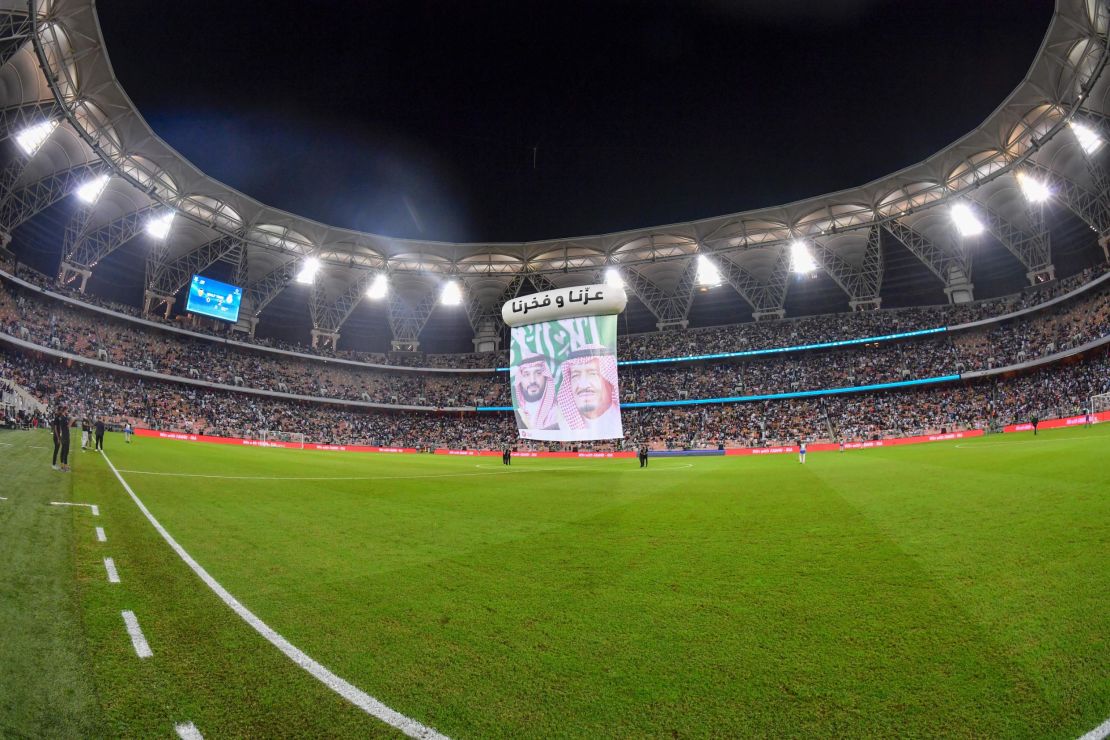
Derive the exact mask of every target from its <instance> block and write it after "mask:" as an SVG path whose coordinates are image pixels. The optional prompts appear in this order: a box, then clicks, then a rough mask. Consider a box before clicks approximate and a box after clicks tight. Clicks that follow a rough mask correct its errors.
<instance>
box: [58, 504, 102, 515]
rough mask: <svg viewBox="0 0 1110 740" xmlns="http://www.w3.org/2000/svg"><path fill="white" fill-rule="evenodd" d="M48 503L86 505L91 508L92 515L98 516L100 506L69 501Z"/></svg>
mask: <svg viewBox="0 0 1110 740" xmlns="http://www.w3.org/2000/svg"><path fill="white" fill-rule="evenodd" d="M50 505H51V506H88V507H89V508H90V509H92V515H93V516H100V507H99V506H97V505H96V504H74V503H70V502H69V501H51V502H50Z"/></svg>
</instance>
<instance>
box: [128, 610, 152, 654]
mask: <svg viewBox="0 0 1110 740" xmlns="http://www.w3.org/2000/svg"><path fill="white" fill-rule="evenodd" d="M120 614H122V615H123V623H124V624H125V625H126V626H127V634H129V635H130V636H131V644H132V645H133V646H134V647H135V655H138V656H139V657H140V658H149V657H150V656H152V655H154V652H153V651H152V650H151V649H150V643H148V642H147V641H146V637H144V636H143V630H142V628H141V627H139V620H138V619H137V618H136V617H135V612H120Z"/></svg>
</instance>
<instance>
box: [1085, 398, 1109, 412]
mask: <svg viewBox="0 0 1110 740" xmlns="http://www.w3.org/2000/svg"><path fill="white" fill-rule="evenodd" d="M1087 408H1088V410H1090V412H1091V413H1092V414H1099V413H1102V412H1103V411H1110V393H1099V394H1098V395H1095V396H1091V405H1090V406H1088V407H1087Z"/></svg>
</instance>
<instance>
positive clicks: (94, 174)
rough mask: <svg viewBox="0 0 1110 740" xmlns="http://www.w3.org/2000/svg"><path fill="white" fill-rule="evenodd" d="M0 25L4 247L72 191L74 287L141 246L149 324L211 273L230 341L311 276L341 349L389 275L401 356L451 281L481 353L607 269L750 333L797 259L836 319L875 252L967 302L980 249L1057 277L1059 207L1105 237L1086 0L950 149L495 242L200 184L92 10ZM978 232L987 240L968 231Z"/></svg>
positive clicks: (1101, 34) (1096, 59)
mask: <svg viewBox="0 0 1110 740" xmlns="http://www.w3.org/2000/svg"><path fill="white" fill-rule="evenodd" d="M3 19H4V25H5V32H4V33H3V42H2V46H0V62H3V66H2V68H0V136H3V138H5V139H7V140H8V145H7V146H6V147H5V156H6V157H7V161H6V163H5V169H4V172H3V178H4V182H3V183H0V233H2V234H3V239H4V240H5V242H7V241H10V240H11V238H12V235H13V234H16V235H17V236H18V234H19V231H18V230H19V228H20V227H21V226H23V225H25V224H28V223H30V222H33V221H34V219H35V218H36V217H37V216H39V215H40V214H42V213H43V212H45V211H47V210H48V209H51V207H52V206H55V205H56V204H59V203H60V202H62V201H64V200H65V199H67V198H73V199H74V202H75V206H74V208H73V209H72V212H71V213H70V214H69V215H68V223H67V224H66V227H65V234H64V244H63V247H62V259H61V261H60V264H59V266H58V272H59V274H60V276H61V277H62V278H63V279H64V280H65V281H66V282H68V283H69V284H70V285H72V286H74V287H77V288H80V289H83V288H84V287H85V285H86V283H87V281H88V279H89V277H90V276H91V275H92V274H93V273H94V272H95V271H96V269H97V266H98V265H99V264H101V262H102V261H103V260H105V259H106V258H108V257H109V256H110V255H111V254H112V253H113V252H114V251H116V250H118V249H120V248H121V247H123V246H124V245H126V244H127V243H128V242H130V241H131V240H133V239H148V240H150V241H151V242H152V244H151V246H150V248H149V250H148V251H147V256H146V259H145V264H144V265H142V268H141V269H142V270H143V271H144V273H145V279H144V285H145V290H144V311H145V312H147V313H148V314H154V313H159V312H161V313H163V314H168V313H169V312H170V310H171V308H172V306H173V304H174V302H175V301H180V300H181V298H180V297H179V296H180V295H181V293H182V289H183V288H184V287H185V286H186V284H187V282H188V281H189V279H190V277H191V276H192V275H193V274H195V273H200V272H203V271H205V270H206V269H210V268H211V267H212V266H213V265H215V264H217V263H223V267H224V269H225V271H226V273H227V274H228V275H229V276H230V278H232V279H231V282H234V283H235V284H237V285H241V286H243V287H244V293H243V310H242V312H241V314H240V319H239V322H238V325H237V327H236V328H237V329H239V330H241V331H242V332H243V333H246V334H253V333H254V331H255V330H256V328H257V326H258V323H259V321H263V322H265V320H266V311H267V307H268V306H270V305H271V304H272V303H273V301H274V300H275V299H276V298H277V297H278V296H280V295H281V294H282V293H283V291H285V290H287V289H288V288H289V286H290V285H296V284H297V282H298V280H301V281H304V282H307V283H310V287H308V288H307V289H306V290H305V291H304V292H305V294H306V295H305V300H304V303H305V304H306V305H305V306H304V311H305V312H306V313H307V314H308V315H309V316H310V319H311V326H312V330H311V339H312V342H313V344H314V345H319V344H322V345H331V346H337V345H338V343H339V337H340V335H341V334H342V332H343V328H344V324H345V322H347V321H348V319H349V318H350V317H351V315H352V312H353V311H354V310H355V308H356V307H357V306H358V305H359V304H360V303H361V302H362V301H366V300H374V298H372V297H370V296H369V295H368V291H370V292H373V291H372V288H374V286H375V285H376V284H377V285H379V286H381V285H382V283H381V279H380V277H379V276H381V275H385V276H387V280H388V288H387V289H385V290H378V291H377V293H376V295H377V300H378V301H379V302H380V304H381V308H380V311H381V312H382V313H383V314H384V315H385V316H386V318H387V320H388V327H389V332H390V342H391V347H392V348H393V349H395V350H399V351H411V350H418V349H425V347H422V346H421V332H422V330H423V329H424V327H425V325H426V324H427V322H428V320H429V317H431V316H432V314H433V311H435V310H436V307H437V305H438V304H439V303H440V302H441V295H442V291H443V288H444V286H445V285H447V284H449V283H453V284H455V285H457V286H458V288H459V289H460V293H461V295H460V306H459V307H458V309H456V310H460V311H461V310H464V311H465V314H466V317H467V320H468V323H469V326H470V329H471V330H472V332H473V335H474V340H473V343H474V348H475V349H476V350H494V349H498V348H499V347H500V343H501V340H502V334H503V327H502V325H501V324H500V318H499V315H498V311H499V308H500V306H501V304H502V303H503V302H504V301H505V300H507V299H510V298H512V297H514V296H516V295H518V294H519V293H520V292H521V291H524V292H529V291H531V290H533V289H541V290H542V289H548V288H552V287H564V286H568V285H577V284H586V283H591V282H596V281H598V280H603V279H605V276H606V274H607V271H609V270H611V269H613V270H616V271H618V273H619V275H620V278H621V279H622V280H623V281H624V283H625V285H626V287H627V289H628V291H629V293H630V294H631V295H632V296H633V297H634V299H635V302H636V303H637V304H638V306H640V307H642V309H644V310H646V312H649V313H650V316H651V323H653V324H654V325H655V326H656V327H657V328H660V329H662V328H675V327H683V328H685V327H687V326H688V325H689V323H690V311H691V306H692V305H693V304H694V300H695V296H696V294H697V291H698V288H699V266H702V265H704V264H705V262H706V261H708V262H709V263H710V264H711V265H712V266H713V267H715V268H716V273H717V276H716V279H717V280H719V281H720V282H721V284H722V289H728V288H725V287H724V286H730V287H731V289H732V290H734V291H735V292H736V293H737V294H738V295H739V296H740V297H741V298H742V299H743V301H744V302H745V303H746V304H747V305H748V306H750V309H751V315H752V317H753V318H754V319H755V320H757V321H758V320H765V319H775V318H781V317H783V316H784V315H785V314H787V313H788V311H787V300H788V297H790V293H791V292H797V291H805V290H806V289H807V287H808V286H807V284H806V283H805V282H796V281H793V280H791V271H792V267H795V266H796V265H793V264H792V263H793V262H794V261H795V260H796V258H797V256H798V255H797V250H799V249H801V250H803V252H806V253H808V255H809V256H811V257H812V259H813V261H814V263H815V264H814V270H815V271H816V272H818V273H820V274H822V275H827V276H828V277H829V278H831V280H832V281H833V282H835V284H836V286H838V287H839V289H840V290H841V291H842V292H843V294H844V297H845V298H846V301H847V306H848V307H850V308H851V309H852V310H859V311H863V310H871V309H876V308H879V307H880V306H882V303H883V295H884V286H886V285H887V284H889V282H890V279H891V270H890V268H889V266H887V265H884V244H889V243H892V242H896V243H898V244H900V245H901V246H903V247H905V249H906V250H908V251H909V253H912V255H913V256H914V257H915V258H916V260H917V261H918V262H919V263H920V266H921V267H923V268H924V271H921V270H919V271H918V273H917V274H920V275H927V276H928V277H927V278H926V279H927V280H930V281H933V282H934V283H935V285H936V286H938V287H941V288H942V289H943V293H944V295H945V296H946V297H947V300H948V301H950V302H951V303H964V302H968V301H972V300H973V299H974V298H976V293H975V281H976V277H977V276H976V271H975V268H976V266H977V265H978V266H980V267H981V266H982V265H984V264H989V257H988V256H987V255H989V254H996V255H1003V256H1007V258H1010V257H1012V259H1013V260H1016V261H1017V262H1018V263H1020V266H1021V271H1022V272H1023V273H1024V276H1025V279H1026V280H1027V281H1028V282H1029V283H1030V284H1037V283H1039V282H1044V281H1049V280H1051V279H1053V278H1054V277H1055V276H1056V264H1055V263H1054V255H1055V252H1054V250H1053V236H1054V234H1053V230H1052V226H1053V224H1058V223H1060V222H1061V221H1060V219H1057V218H1054V216H1055V215H1056V214H1062V215H1063V216H1064V217H1066V221H1067V222H1068V223H1071V224H1082V226H1083V230H1084V232H1085V233H1086V234H1087V237H1086V238H1087V240H1088V241H1089V243H1090V244H1091V247H1092V249H1094V246H1093V245H1094V242H1095V241H1096V240H1097V243H1098V244H1099V245H1100V246H1101V248H1102V250H1103V252H1104V254H1105V252H1106V250H1107V241H1108V239H1110V178H1108V177H1107V174H1106V170H1105V166H1104V165H1105V161H1104V160H1105V153H1106V151H1107V150H1108V149H1110V147H1105V146H1102V145H1101V141H1102V140H1104V139H1105V138H1106V137H1107V136H1110V118H1108V117H1107V116H1108V115H1110V101H1108V99H1107V96H1108V94H1110V93H1108V89H1107V84H1106V80H1105V75H1103V70H1104V68H1105V65H1106V62H1107V53H1108V50H1107V30H1108V25H1110V12H1108V11H1107V8H1106V5H1105V4H1104V3H1102V2H1097V1H1096V0H1059V2H1058V3H1057V7H1056V10H1055V12H1054V14H1053V17H1052V21H1051V23H1050V25H1049V28H1048V31H1047V33H1046V35H1045V38H1044V41H1043V43H1042V45H1041V48H1040V51H1039V53H1038V55H1037V57H1036V59H1035V60H1034V61H1033V64H1032V65H1031V67H1030V69H1029V71H1028V73H1027V75H1026V77H1025V79H1024V80H1023V81H1022V82H1021V83H1020V84H1019V85H1018V86H1017V88H1016V89H1015V90H1014V91H1013V92H1012V93H1011V94H1010V96H1009V97H1008V98H1007V99H1006V100H1005V101H1003V102H1002V104H1001V105H999V106H998V108H997V109H996V110H995V111H994V112H993V113H992V114H991V115H990V116H989V117H988V118H987V119H986V120H985V121H984V122H983V123H982V124H981V125H980V126H978V127H977V128H976V129H975V130H973V131H971V132H970V133H968V134H967V135H966V136H964V137H963V138H961V139H960V140H958V141H956V142H954V143H953V144H951V145H950V146H948V147H946V148H944V149H943V150H941V151H939V152H937V153H936V154H935V155H933V156H932V157H930V158H928V159H927V160H925V161H923V162H920V163H919V164H916V165H914V166H911V167H907V168H905V169H903V170H901V171H898V172H895V173H893V174H891V175H889V176H887V177H884V178H881V179H879V180H876V181H873V182H870V183H867V184H866V185H862V186H860V187H858V188H853V189H850V190H844V191H840V192H837V193H831V194H827V195H823V196H820V197H815V198H810V199H807V200H803V201H798V202H795V203H790V204H786V205H782V206H777V207H773V208H763V209H759V210H756V211H748V212H742V213H735V214H730V215H726V216H720V217H716V218H709V219H703V220H698V221H691V222H687V223H680V224H670V225H666V226H656V227H649V228H643V229H636V230H631V231H624V232H620V233H613V234H604V235H597V236H585V237H574V238H565V239H551V240H543V241H535V242H524V243H489V244H478V243H470V244H451V243H442V242H429V241H414V240H407V239H395V238H389V237H384V236H379V235H374V234H368V233H361V232H355V231H351V230H346V229H339V228H335V227H332V226H328V225H326V224H321V223H318V222H315V221H312V220H309V219H305V218H302V217H299V216H297V215H295V214H291V213H287V212H284V211H279V210H277V209H274V208H270V207H267V206H266V205H264V204H262V203H259V202H257V201H256V200H254V199H252V198H250V197H249V196H247V195H244V194H243V193H239V192H236V191H235V190H233V189H232V188H229V187H227V186H226V185H224V184H222V183H220V182H218V181H216V180H214V179H213V178H210V177H208V176H206V175H205V174H204V173H203V172H200V171H199V170H198V169H197V168H196V167H194V166H193V165H192V164H190V163H189V162H188V161H187V160H186V159H185V158H184V157H182V156H181V155H180V154H179V153H177V152H176V151H174V150H173V149H172V148H171V147H170V146H169V145H167V144H166V143H165V142H164V141H162V140H161V139H160V138H159V137H158V136H157V135H156V134H155V133H154V132H153V131H152V130H151V129H150V127H149V126H148V125H147V123H146V122H145V120H144V119H143V117H142V115H141V114H140V112H139V111H138V110H136V108H135V106H134V105H133V104H132V103H131V101H130V100H129V98H128V97H127V95H126V93H125V92H124V90H123V89H122V87H121V86H120V84H119V83H118V81H117V80H116V77H115V75H114V73H113V70H112V66H111V63H110V61H109V56H108V51H107V50H106V48H105V45H104V41H103V37H102V34H101V32H100V28H99V24H98V20H97V15H96V10H95V6H94V3H92V2H90V1H88V0H58V1H57V2H35V1H34V0H32V1H31V2H28V3H19V2H9V3H5V4H4V8H3ZM79 190H80V192H79V193H78V192H77V191H79ZM75 193H77V195H76V197H75V196H74V194H75ZM961 211H962V213H963V214H964V215H963V216H959V215H958V213H959V212H961ZM960 218H963V221H962V222H961V221H960ZM968 218H970V219H971V220H970V222H969V221H968ZM978 229H982V231H983V232H984V233H983V235H982V236H974V235H973V232H975V231H976V230H978ZM1092 234H1093V235H1094V238H1091V235H1092ZM1060 238H1063V239H1069V238H1071V237H1069V236H1067V235H1064V236H1062V237H1060ZM973 255H974V259H973ZM135 269H136V270H138V269H140V268H139V266H138V265H136V266H135ZM710 279H711V280H712V278H710ZM705 280H706V278H705V277H704V273H703V275H702V277H701V278H700V281H701V282H705ZM714 323H721V321H720V320H719V319H718V321H716V322H714Z"/></svg>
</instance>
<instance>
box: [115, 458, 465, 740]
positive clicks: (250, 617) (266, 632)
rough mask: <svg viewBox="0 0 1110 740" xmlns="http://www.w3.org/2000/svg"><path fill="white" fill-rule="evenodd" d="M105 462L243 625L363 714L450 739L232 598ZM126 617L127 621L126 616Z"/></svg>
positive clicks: (419, 734) (425, 739)
mask: <svg viewBox="0 0 1110 740" xmlns="http://www.w3.org/2000/svg"><path fill="white" fill-rule="evenodd" d="M104 462H106V463H108V467H109V468H111V469H112V472H113V473H114V474H115V476H116V480H118V481H119V482H120V485H122V486H123V490H125V491H127V494H128V495H129V496H130V497H131V500H132V501H134V502H135V505H136V506H138V507H139V511H141V512H143V515H144V516H145V517H146V518H147V521H149V522H150V523H151V525H152V526H153V527H154V529H155V530H156V531H157V532H158V534H160V535H162V539H164V540H165V541H166V543H167V544H168V545H169V546H170V547H171V548H172V549H173V551H174V552H176V553H177V555H178V557H180V558H181V559H182V560H184V561H185V564H186V565H188V566H189V568H191V569H192V571H193V572H194V573H196V574H197V576H199V577H200V579H201V580H202V581H204V583H205V585H206V586H208V588H210V589H212V591H213V592H215V594H216V595H217V596H219V597H220V599H221V600H222V601H223V602H224V603H225V604H227V605H228V606H229V607H231V610H232V611H234V612H235V613H236V614H238V615H239V616H240V617H241V618H242V619H243V621H244V622H246V623H247V624H249V625H250V626H251V627H252V628H253V629H254V631H255V632H257V633H258V634H260V635H262V637H264V638H266V640H267V641H268V642H269V643H270V644H271V645H273V646H274V647H276V648H277V649H278V650H280V651H281V652H282V653H284V654H285V656H286V657H288V658H289V659H290V660H292V661H293V662H294V663H296V664H297V665H298V666H300V667H301V668H303V669H304V670H305V671H307V672H308V673H309V674H311V675H312V676H313V677H315V678H316V680H318V681H320V683H322V684H324V685H325V686H327V687H328V688H329V689H331V690H332V691H334V692H335V693H337V694H339V695H340V696H341V697H343V698H344V699H346V700H347V701H349V702H351V703H352V704H354V705H355V706H356V707H358V708H359V709H361V710H362V711H364V712H366V713H367V714H369V715H371V716H373V717H377V718H378V719H380V720H381V721H382V722H385V723H386V724H388V725H390V726H392V727H395V728H397V729H398V730H400V731H401V732H403V733H404V734H406V735H408V736H409V737H415V738H421V739H422V740H430V739H431V738H436V739H437V740H447V737H446V736H445V735H442V734H440V733H439V732H437V731H436V730H434V729H432V728H431V727H427V726H425V725H422V724H420V723H419V722H417V721H416V720H414V719H411V718H409V717H406V716H405V715H403V714H401V713H400V712H397V711H396V710H393V709H390V708H389V707H387V706H386V705H385V704H383V703H382V702H380V701H378V700H377V699H375V698H374V697H372V696H370V695H369V694H367V693H366V692H365V691H363V690H362V689H360V688H358V687H357V686H355V685H353V684H351V683H349V682H348V681H346V680H344V679H342V678H340V677H339V676H337V675H335V674H334V673H332V672H331V671H330V670H328V669H327V668H325V667H324V666H323V665H322V664H320V663H319V662H317V661H316V660H313V659H312V658H311V657H310V656H309V655H308V654H307V653H305V652H304V651H303V650H301V649H300V648H298V647H296V646H295V645H293V643H291V642H289V641H288V640H287V639H285V638H284V637H282V636H281V635H280V634H278V632H277V631H275V630H274V629H273V628H272V627H270V626H269V625H268V624H266V623H265V622H263V621H262V620H261V619H259V618H258V617H257V616H255V614H254V612H252V611H251V610H250V609H248V608H247V607H246V606H244V605H243V604H242V603H240V601H239V600H238V599H236V598H235V597H234V596H232V595H231V593H230V592H229V591H228V590H227V589H226V588H224V587H223V586H222V585H220V583H219V582H218V581H217V580H216V579H215V578H213V577H212V576H211V575H210V574H209V573H208V571H206V570H205V569H204V567H203V566H201V564H200V563H198V562H197V561H196V560H194V559H193V556H192V555H190V554H189V553H188V552H186V551H185V548H183V547H182V546H181V545H179V544H178V543H177V540H175V539H174V538H173V537H172V536H171V535H170V533H169V532H167V531H166V528H165V527H163V526H162V525H161V524H160V523H159V522H158V520H157V519H155V518H154V515H153V514H151V513H150V510H149V509H147V508H146V505H145V504H143V502H142V501H140V500H139V497H138V496H136V495H135V492H134V491H133V490H131V486H130V485H128V483H127V481H125V480H124V479H123V476H122V475H120V473H119V470H117V469H116V466H115V465H113V464H112V461H111V459H110V458H109V457H108V456H107V455H104ZM129 613H130V612H125V615H126V614H129ZM124 618H125V619H126V616H125V617H124ZM132 618H134V615H132ZM136 626H137V625H136ZM148 650H149V648H148Z"/></svg>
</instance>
